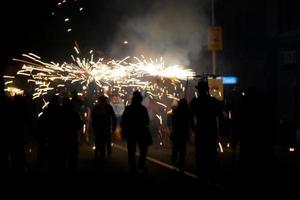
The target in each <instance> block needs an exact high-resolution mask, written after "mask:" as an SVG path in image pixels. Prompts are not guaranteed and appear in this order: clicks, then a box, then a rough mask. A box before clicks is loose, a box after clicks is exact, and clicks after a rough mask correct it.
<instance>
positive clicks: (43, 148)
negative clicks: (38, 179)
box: [36, 109, 49, 170]
mask: <svg viewBox="0 0 300 200" xmlns="http://www.w3.org/2000/svg"><path fill="white" fill-rule="evenodd" d="M47 120H48V116H47V109H46V111H44V112H43V114H42V115H41V116H40V117H38V119H37V126H38V130H37V133H36V140H37V167H38V169H39V170H42V169H43V168H44V167H45V166H46V165H47V166H48V165H49V144H48V142H49V140H48V139H49V135H48V133H49V131H48V130H47V129H48V121H47Z"/></svg>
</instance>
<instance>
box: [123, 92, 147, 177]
mask: <svg viewBox="0 0 300 200" xmlns="http://www.w3.org/2000/svg"><path fill="white" fill-rule="evenodd" d="M142 101H143V96H142V95H141V93H140V92H138V91H135V92H134V93H133V97H132V101H131V105H129V106H127V107H126V108H125V111H124V113H123V115H122V120H121V128H122V136H123V137H124V138H126V139H127V148H128V162H129V168H130V170H131V172H132V173H136V157H135V153H136V145H137V144H138V146H139V149H140V157H139V162H138V168H140V169H142V170H144V171H145V172H146V171H147V169H146V167H145V163H146V156H147V151H148V146H149V145H150V144H151V143H152V138H151V133H150V131H149V116H148V111H147V108H146V107H145V106H143V105H142Z"/></svg>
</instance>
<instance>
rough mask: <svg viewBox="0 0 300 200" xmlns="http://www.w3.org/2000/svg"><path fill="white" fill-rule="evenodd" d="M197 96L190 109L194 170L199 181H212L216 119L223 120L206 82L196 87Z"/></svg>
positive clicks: (214, 165) (214, 162) (215, 161)
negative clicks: (193, 144) (194, 155)
mask: <svg viewBox="0 0 300 200" xmlns="http://www.w3.org/2000/svg"><path fill="white" fill-rule="evenodd" d="M196 88H197V90H198V93H199V96H198V97H197V98H193V99H192V101H191V105H190V107H191V108H190V109H191V113H192V127H193V129H194V132H195V150H196V168H197V174H198V176H199V178H200V179H203V180H204V181H208V180H210V179H213V178H214V176H215V171H216V164H217V137H218V136H217V134H218V133H217V132H218V130H217V119H216V118H217V117H219V118H223V113H222V109H221V105H220V103H219V101H218V100H217V99H216V98H214V97H211V96H210V94H209V87H208V83H207V81H203V80H200V81H199V83H198V85H197V86H196Z"/></svg>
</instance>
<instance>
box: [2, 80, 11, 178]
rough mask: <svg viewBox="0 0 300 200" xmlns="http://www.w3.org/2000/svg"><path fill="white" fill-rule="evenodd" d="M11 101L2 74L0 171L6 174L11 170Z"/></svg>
mask: <svg viewBox="0 0 300 200" xmlns="http://www.w3.org/2000/svg"><path fill="white" fill-rule="evenodd" d="M10 107H11V101H10V100H9V98H8V97H7V96H6V95H5V93H4V83H3V80H2V76H1V77H0V116H1V119H0V128H1V129H2V131H1V133H0V135H1V140H0V141H1V142H0V156H1V157H0V161H1V164H0V173H1V174H2V173H3V174H6V173H7V172H8V171H9V168H10V165H9V151H8V148H9V145H8V142H9V135H10V133H11V130H10V128H11V127H10V125H12V121H11V120H13V117H12V115H11V111H10Z"/></svg>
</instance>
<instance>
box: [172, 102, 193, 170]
mask: <svg viewBox="0 0 300 200" xmlns="http://www.w3.org/2000/svg"><path fill="white" fill-rule="evenodd" d="M172 118H173V120H172V129H173V132H172V134H171V137H170V139H171V140H172V142H173V148H172V158H171V159H172V162H173V163H174V164H175V163H176V164H177V162H178V167H179V170H180V171H181V172H182V171H183V167H184V160H185V155H186V147H187V142H188V141H189V130H190V112H189V106H188V103H187V101H186V99H184V98H183V99H180V100H179V102H178V106H177V108H175V109H174V110H173V116H172Z"/></svg>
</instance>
